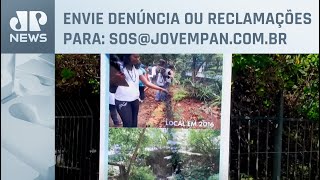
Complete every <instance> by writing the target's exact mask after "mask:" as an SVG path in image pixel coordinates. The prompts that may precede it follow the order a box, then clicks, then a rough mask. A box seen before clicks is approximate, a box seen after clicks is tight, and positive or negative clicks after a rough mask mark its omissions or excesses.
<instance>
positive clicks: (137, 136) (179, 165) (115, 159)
mask: <svg viewBox="0 0 320 180" xmlns="http://www.w3.org/2000/svg"><path fill="white" fill-rule="evenodd" d="M219 135H220V133H219V131H212V130H187V129H157V128H148V129H146V128H145V129H137V128H132V129H130V128H111V129H110V131H109V162H108V163H109V177H110V178H111V179H121V180H122V179H132V180H138V179H147V180H148V179H150V180H151V179H157V178H160V177H162V178H163V177H174V178H175V179H194V178H195V179H208V178H209V177H211V176H212V178H213V179H214V177H215V176H217V172H218V166H219V164H218V163H219ZM204 143H206V144H204ZM115 167H117V168H115ZM174 167H175V168H174ZM177 170H180V171H181V172H179V174H175V173H174V172H176V171H177ZM212 178H211V179H212ZM209 179H210V178H209Z"/></svg>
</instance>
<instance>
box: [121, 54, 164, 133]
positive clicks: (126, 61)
mask: <svg viewBox="0 0 320 180" xmlns="http://www.w3.org/2000/svg"><path fill="white" fill-rule="evenodd" d="M139 62H140V56H139V55H138V54H126V55H124V56H123V70H122V71H123V74H124V75H125V80H126V81H127V83H128V85H129V86H118V88H117V90H116V93H115V104H116V108H117V111H118V113H119V115H120V117H121V119H122V122H123V127H137V126H138V112H139V100H138V99H139V80H141V81H142V83H144V84H145V85H146V86H147V87H149V88H152V89H156V90H160V91H164V92H166V93H168V91H167V90H166V89H164V88H161V87H159V86H157V85H154V84H152V83H151V82H149V81H148V80H147V79H146V77H145V76H144V75H143V74H142V72H141V71H140V70H139V69H137V68H136V67H135V66H134V65H136V64H138V63H139Z"/></svg>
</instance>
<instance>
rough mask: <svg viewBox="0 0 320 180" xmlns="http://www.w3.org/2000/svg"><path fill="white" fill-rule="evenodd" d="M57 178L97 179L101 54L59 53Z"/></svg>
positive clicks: (57, 66)
mask: <svg viewBox="0 0 320 180" xmlns="http://www.w3.org/2000/svg"><path fill="white" fill-rule="evenodd" d="M55 74H56V76H55V82H56V84H55V91H56V101H55V120H56V126H55V156H56V157H55V160H56V173H55V174H56V179H98V176H99V142H100V140H99V139H100V131H99V129H100V55H97V54H56V71H55Z"/></svg>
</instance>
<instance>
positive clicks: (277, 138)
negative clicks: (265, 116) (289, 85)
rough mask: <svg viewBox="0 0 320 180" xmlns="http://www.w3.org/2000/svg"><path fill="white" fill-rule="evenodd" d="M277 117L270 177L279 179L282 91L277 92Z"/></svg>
mask: <svg viewBox="0 0 320 180" xmlns="http://www.w3.org/2000/svg"><path fill="white" fill-rule="evenodd" d="M279 101H280V107H279V112H278V113H279V119H278V122H277V123H278V127H277V128H276V130H275V140H274V150H275V154H274V159H273V171H272V179H273V180H280V177H281V152H282V131H283V110H284V107H283V106H284V103H283V92H282V91H281V92H280V94H279Z"/></svg>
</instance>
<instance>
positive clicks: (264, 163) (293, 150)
mask: <svg viewBox="0 0 320 180" xmlns="http://www.w3.org/2000/svg"><path fill="white" fill-rule="evenodd" d="M279 128H280V127H279V120H278V118H248V117H247V118H240V117H233V118H231V126H230V129H231V130H232V131H231V134H230V139H231V141H230V179H239V180H240V179H241V180H242V179H274V178H275V174H276V173H277V172H275V171H279V172H280V179H290V180H291V179H297V180H303V179H308V180H313V179H319V121H309V120H303V119H294V118H283V129H282V133H281V134H282V136H281V137H275V136H277V133H276V132H277V131H279ZM277 138H281V151H280V152H279V151H277V141H278V140H277ZM278 158H280V159H278ZM278 162H280V164H278V165H277V164H275V163H278ZM277 166H278V167H279V169H277V170H275V169H274V168H275V167H277Z"/></svg>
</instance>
